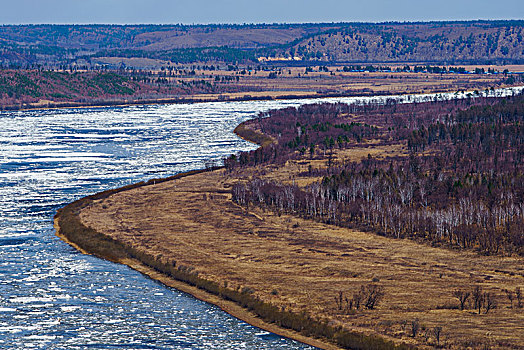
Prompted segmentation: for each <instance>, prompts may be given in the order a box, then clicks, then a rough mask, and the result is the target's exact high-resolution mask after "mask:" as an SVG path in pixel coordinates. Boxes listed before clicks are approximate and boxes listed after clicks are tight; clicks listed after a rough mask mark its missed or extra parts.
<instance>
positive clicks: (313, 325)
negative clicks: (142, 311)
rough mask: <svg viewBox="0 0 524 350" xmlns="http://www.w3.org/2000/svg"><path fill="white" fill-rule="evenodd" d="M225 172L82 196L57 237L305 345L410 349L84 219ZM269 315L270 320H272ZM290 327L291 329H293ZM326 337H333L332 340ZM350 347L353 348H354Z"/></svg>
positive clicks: (243, 131)
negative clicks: (251, 290) (151, 191)
mask: <svg viewBox="0 0 524 350" xmlns="http://www.w3.org/2000/svg"><path fill="white" fill-rule="evenodd" d="M234 133H235V134H236V135H237V136H238V137H240V138H242V139H243V140H246V141H249V142H252V143H255V144H258V145H260V146H261V147H264V146H265V145H267V144H269V143H271V142H272V139H271V138H269V137H267V136H266V135H264V134H262V133H260V132H258V131H256V130H253V129H250V128H246V127H245V122H244V123H241V124H239V125H238V126H237V127H236V128H235V130H234ZM222 168H223V167H213V168H209V169H202V170H193V171H188V172H183V173H179V174H176V175H174V176H170V177H167V178H159V179H151V180H149V181H147V182H144V181H142V182H139V183H135V184H132V185H128V186H124V187H121V188H116V189H111V190H106V191H103V192H99V193H96V194H93V195H90V196H87V197H84V198H81V199H79V200H77V201H75V202H73V203H70V204H68V205H66V206H65V207H63V208H61V209H59V210H58V211H57V213H56V215H55V217H54V227H55V230H56V236H58V237H59V238H60V239H62V240H63V241H64V242H66V243H68V244H69V245H71V246H72V247H74V248H75V249H77V250H79V251H80V252H81V253H83V254H88V255H95V256H97V257H99V258H102V259H106V260H109V261H112V262H116V263H120V264H124V265H127V266H129V267H130V268H132V269H134V270H136V271H139V272H141V273H142V274H144V275H146V276H148V277H150V278H152V279H155V280H157V281H159V282H161V283H163V284H164V285H166V286H169V287H172V288H175V289H177V290H180V291H182V292H185V293H188V294H190V295H192V296H193V297H195V298H197V299H199V300H202V301H205V302H208V303H211V304H213V305H216V306H218V307H219V308H220V309H222V310H223V311H225V312H226V313H228V314H230V315H232V316H234V317H236V318H238V319H240V320H242V321H244V322H247V323H249V324H251V325H252V326H255V327H258V328H260V329H263V330H266V331H269V332H272V333H274V334H277V335H280V336H283V337H286V338H289V339H293V340H296V341H299V342H301V343H304V344H308V345H311V346H314V347H317V348H321V349H326V350H335V349H344V348H346V349H347V348H361V349H375V348H381V349H396V348H400V349H406V348H410V347H409V346H406V344H405V343H401V344H396V343H394V342H391V341H390V340H388V339H387V338H383V337H381V336H376V335H368V334H365V333H363V332H361V331H350V330H345V329H342V328H340V327H338V326H331V325H328V324H327V323H325V321H319V320H317V321H315V320H313V319H311V318H310V317H309V316H307V315H299V314H296V313H293V312H290V311H287V310H279V309H278V310H277V309H276V307H275V306H273V305H271V304H267V303H265V302H264V301H261V300H258V299H257V298H256V297H251V296H250V295H248V294H244V292H239V291H236V290H232V289H231V288H228V287H227V286H224V287H222V286H221V285H217V284H216V282H213V281H210V280H205V279H203V278H201V277H200V276H198V273H197V274H196V275H195V274H193V273H192V272H191V271H192V267H191V266H190V267H189V269H186V268H187V267H185V266H178V267H177V268H175V262H172V263H171V262H168V261H164V259H163V257H162V256H152V255H150V254H147V252H146V253H145V254H144V251H140V249H137V247H133V246H126V244H125V243H124V242H120V241H118V240H116V239H114V238H112V237H110V236H109V235H106V234H104V233H102V232H98V231H96V230H94V229H93V228H91V227H87V226H85V225H84V223H83V222H82V220H81V218H80V212H81V210H82V209H83V208H85V207H87V206H90V204H91V203H92V202H93V201H95V200H101V199H105V198H108V197H110V196H111V195H113V194H116V193H121V192H125V191H129V190H133V189H137V188H139V187H144V186H149V185H156V184H160V183H162V182H167V181H172V180H176V179H180V178H183V177H187V176H191V175H197V174H201V173H205V172H212V171H217V170H219V169H222ZM181 267H184V269H183V270H180V268H181ZM187 271H189V272H187ZM268 309H269V311H268ZM268 313H269V314H270V316H268ZM290 320H291V321H290ZM297 320H298V321H297ZM291 324H293V325H294V326H293V325H291ZM297 324H298V328H297ZM284 325H287V327H286V326H284ZM293 327H294V328H295V329H293ZM304 332H305V333H306V334H304ZM309 334H316V336H309ZM326 335H328V337H327V338H326ZM342 344H343V345H342ZM349 344H352V345H351V346H349Z"/></svg>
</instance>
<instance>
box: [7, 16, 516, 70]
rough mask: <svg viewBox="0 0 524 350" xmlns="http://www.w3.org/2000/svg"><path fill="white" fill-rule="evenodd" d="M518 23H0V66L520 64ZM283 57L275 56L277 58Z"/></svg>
mask: <svg viewBox="0 0 524 350" xmlns="http://www.w3.org/2000/svg"><path fill="white" fill-rule="evenodd" d="M523 36H524V21H466V22H421V23H378V24H373V23H330V24H256V25H253V24H252V25H195V26H186V25H129V26H119V25H24V26H12V25H10V26H1V27H0V64H2V65H3V66H4V67H5V66H13V65H15V66H16V65H18V66H26V67H27V66H28V65H35V64H39V65H63V64H68V65H70V64H83V65H92V64H93V62H94V61H93V57H143V58H152V59H162V60H166V61H171V62H174V63H177V62H181V63H188V62H226V63H237V62H258V61H259V59H260V58H261V57H265V58H268V57H269V59H270V61H271V60H272V59H276V58H295V60H299V61H315V62H316V61H320V62H361V63H367V62H369V63H373V62H384V63H408V62H417V63H438V64H446V63H447V64H466V63H475V64H479V63H491V64H493V63H513V64H518V63H520V64H521V63H524V41H523ZM279 62H282V61H279Z"/></svg>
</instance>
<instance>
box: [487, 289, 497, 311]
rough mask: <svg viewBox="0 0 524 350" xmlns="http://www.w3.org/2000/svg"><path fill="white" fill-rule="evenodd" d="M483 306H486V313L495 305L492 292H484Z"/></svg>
mask: <svg viewBox="0 0 524 350" xmlns="http://www.w3.org/2000/svg"><path fill="white" fill-rule="evenodd" d="M484 307H485V308H486V313H488V312H489V310H491V309H494V308H496V307H497V302H496V300H495V296H494V295H493V294H492V293H487V292H486V293H484Z"/></svg>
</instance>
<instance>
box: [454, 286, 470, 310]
mask: <svg viewBox="0 0 524 350" xmlns="http://www.w3.org/2000/svg"><path fill="white" fill-rule="evenodd" d="M470 295H471V293H470V292H466V291H463V290H456V291H454V292H453V296H454V297H455V298H457V299H458V300H459V302H460V309H461V310H464V305H465V304H466V301H467V300H468V298H469V296H470Z"/></svg>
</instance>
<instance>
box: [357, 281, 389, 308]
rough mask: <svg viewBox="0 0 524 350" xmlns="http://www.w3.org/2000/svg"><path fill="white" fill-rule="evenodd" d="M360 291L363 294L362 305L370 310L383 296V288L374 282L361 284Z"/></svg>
mask: <svg viewBox="0 0 524 350" xmlns="http://www.w3.org/2000/svg"><path fill="white" fill-rule="evenodd" d="M361 291H362V294H363V295H364V306H365V307H366V308H367V309H370V310H372V309H374V308H375V306H377V305H378V303H379V302H380V300H382V298H383V297H384V288H383V287H381V286H378V285H376V284H369V285H367V286H366V287H364V286H362V288H361Z"/></svg>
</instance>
